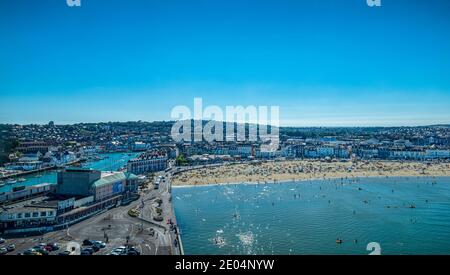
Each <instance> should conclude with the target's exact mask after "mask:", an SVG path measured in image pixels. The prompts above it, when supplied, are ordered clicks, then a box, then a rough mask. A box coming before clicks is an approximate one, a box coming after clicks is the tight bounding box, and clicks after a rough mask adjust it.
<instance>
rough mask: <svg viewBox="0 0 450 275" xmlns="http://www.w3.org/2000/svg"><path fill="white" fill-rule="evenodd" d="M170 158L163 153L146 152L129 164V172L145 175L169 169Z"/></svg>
mask: <svg viewBox="0 0 450 275" xmlns="http://www.w3.org/2000/svg"><path fill="white" fill-rule="evenodd" d="M167 160H168V156H167V154H166V153H165V152H163V151H158V152H153V151H149V152H145V153H143V154H141V155H140V156H139V157H137V158H135V159H131V160H129V161H128V163H127V171H128V172H130V173H133V174H144V173H150V172H156V171H162V170H164V169H166V168H167Z"/></svg>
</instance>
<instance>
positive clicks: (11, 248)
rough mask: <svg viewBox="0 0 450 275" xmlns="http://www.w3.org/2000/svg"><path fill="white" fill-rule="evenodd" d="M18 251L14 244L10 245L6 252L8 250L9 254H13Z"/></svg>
mask: <svg viewBox="0 0 450 275" xmlns="http://www.w3.org/2000/svg"><path fill="white" fill-rule="evenodd" d="M15 249H16V246H15V245H14V244H10V245H8V246H7V247H6V250H8V252H12V251H14V250H15Z"/></svg>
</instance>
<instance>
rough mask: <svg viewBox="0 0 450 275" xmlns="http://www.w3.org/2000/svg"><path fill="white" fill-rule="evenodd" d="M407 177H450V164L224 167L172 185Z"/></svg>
mask: <svg viewBox="0 0 450 275" xmlns="http://www.w3.org/2000/svg"><path fill="white" fill-rule="evenodd" d="M405 176H410V177H419V176H428V177H440V176H450V163H448V162H447V163H432V164H427V163H423V162H410V161H405V162H402V161H355V162H352V161H335V162H323V161H319V160H294V161H270V162H258V163H246V164H224V165H222V166H217V167H208V168H199V169H195V170H190V171H185V172H181V173H179V174H176V175H175V176H174V177H173V180H172V185H173V186H196V185H211V184H224V183H242V182H250V183H270V182H280V181H300V180H310V179H329V178H354V177H405Z"/></svg>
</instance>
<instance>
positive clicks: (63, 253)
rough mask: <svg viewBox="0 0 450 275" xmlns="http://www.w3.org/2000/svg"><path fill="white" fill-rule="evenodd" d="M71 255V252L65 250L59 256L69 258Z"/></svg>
mask: <svg viewBox="0 0 450 275" xmlns="http://www.w3.org/2000/svg"><path fill="white" fill-rule="evenodd" d="M71 253H72V252H70V251H69V250H65V251H62V252H59V253H58V255H60V256H68V255H70V254H71Z"/></svg>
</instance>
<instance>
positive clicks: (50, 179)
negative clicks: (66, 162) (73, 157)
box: [0, 153, 138, 193]
mask: <svg viewBox="0 0 450 275" xmlns="http://www.w3.org/2000/svg"><path fill="white" fill-rule="evenodd" d="M137 155H138V154H137V153H130V154H128V153H109V154H99V156H100V157H104V159H102V160H98V161H93V162H85V163H83V167H87V168H92V169H97V170H101V171H116V170H118V169H120V168H121V167H122V166H124V165H125V164H126V163H127V161H128V160H129V159H131V158H134V157H136V156H137ZM23 178H24V179H26V181H24V182H17V183H15V184H11V185H8V184H6V185H5V186H3V187H1V188H0V193H2V192H7V191H10V190H12V188H13V187H15V186H32V185H36V184H41V183H56V171H55V170H51V171H46V172H43V173H39V174H32V175H28V176H23Z"/></svg>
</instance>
